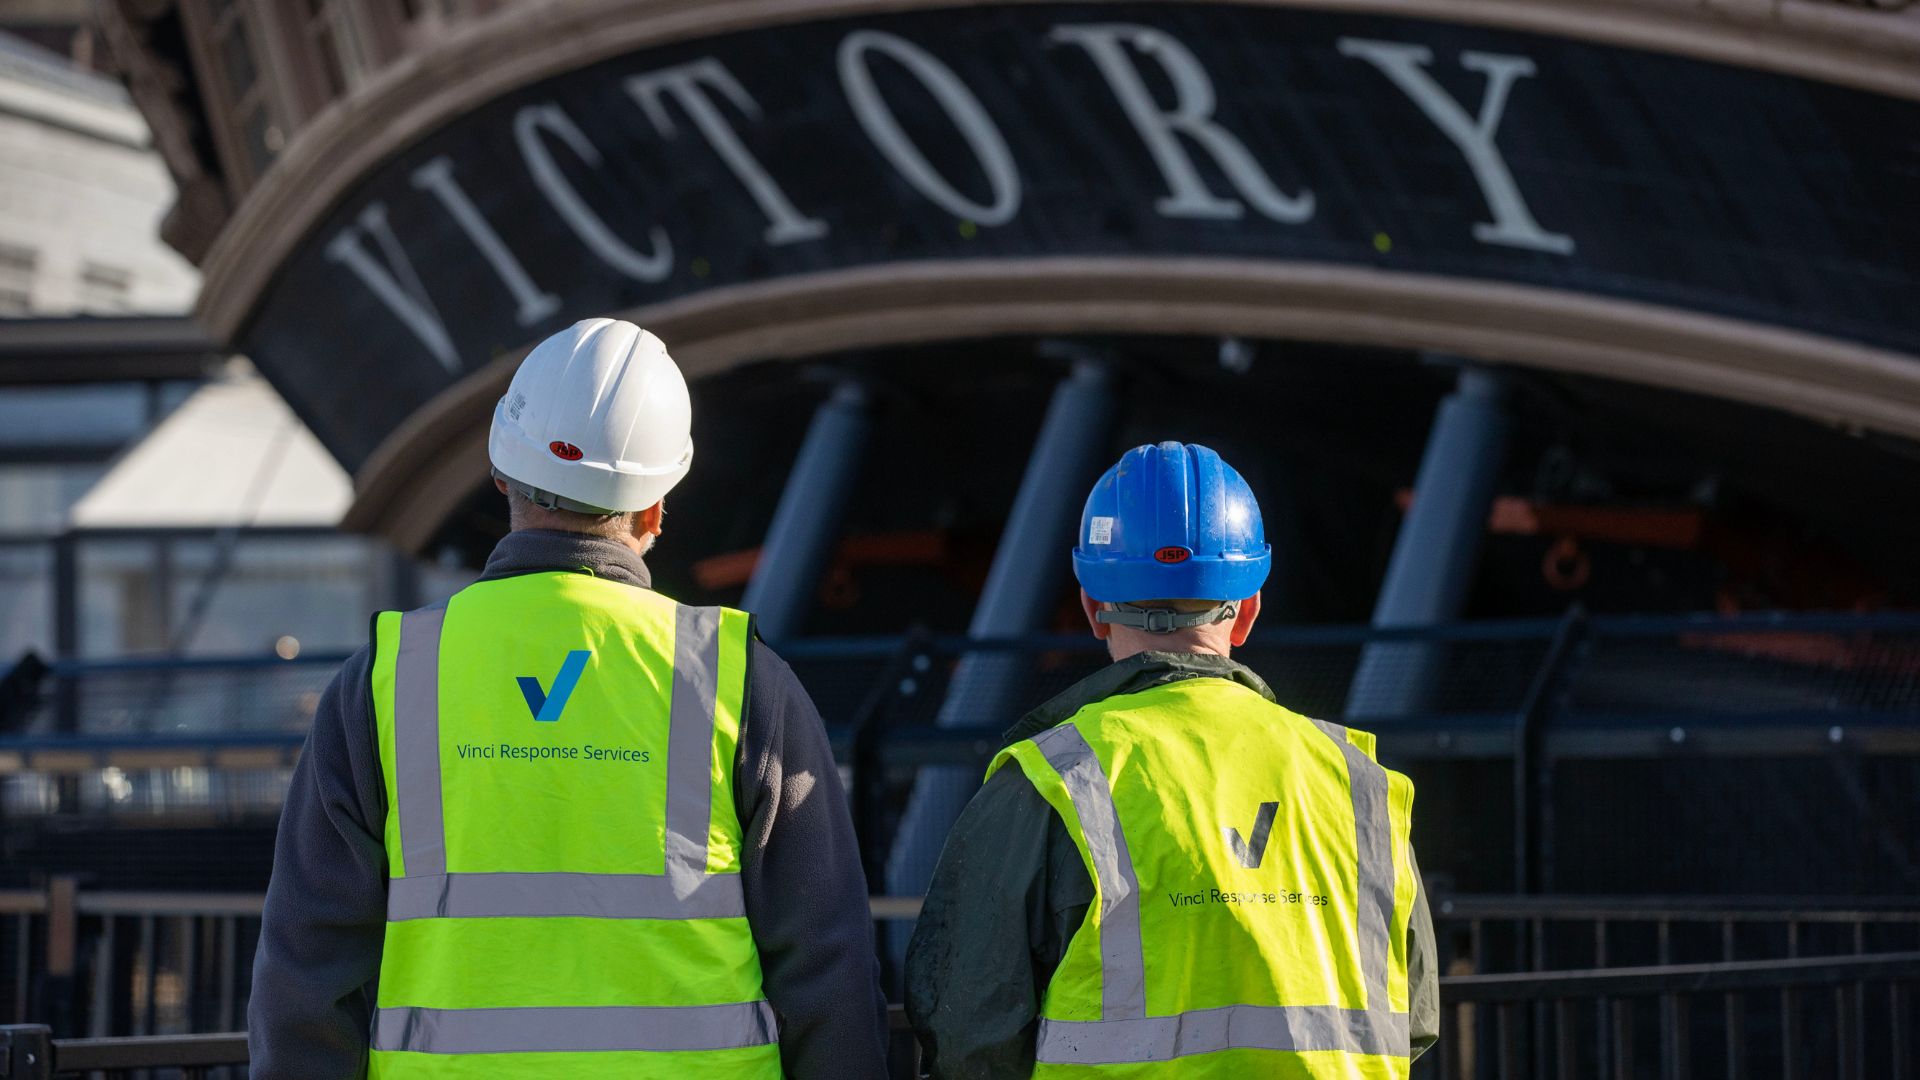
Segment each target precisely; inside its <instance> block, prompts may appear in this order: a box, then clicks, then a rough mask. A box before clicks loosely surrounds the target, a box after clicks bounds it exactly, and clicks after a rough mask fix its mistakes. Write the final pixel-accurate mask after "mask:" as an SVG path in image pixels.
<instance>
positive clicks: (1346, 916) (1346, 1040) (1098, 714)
mask: <svg viewBox="0 0 1920 1080" xmlns="http://www.w3.org/2000/svg"><path fill="white" fill-rule="evenodd" d="M1009 761H1011V762H1014V763H1016V764H1018V765H1019V767H1020V769H1021V771H1022V772H1024V773H1025V774H1026V775H1027V778H1028V779H1029V780H1031V781H1032V782H1033V785H1034V787H1035V788H1036V789H1037V790H1038V791H1039V792H1040V794H1041V795H1042V796H1043V797H1044V798H1045V799H1046V800H1047V802H1048V803H1049V804H1051V805H1052V807H1053V808H1054V810H1055V811H1056V812H1058V813H1059V815H1060V817H1061V818H1062V819H1063V820H1064V821H1065V823H1066V827H1067V831H1068V832H1069V833H1071V834H1072V835H1073V839H1074V843H1075V844H1076V845H1077V846H1078V847H1079V848H1080V854H1081V857H1082V858H1083V859H1085V860H1086V864H1087V871H1088V874H1089V875H1090V876H1091V877H1092V879H1093V884H1094V891H1095V900H1094V902H1093V904H1092V906H1091V907H1090V908H1089V909H1088V911H1087V917H1086V921H1085V922H1084V923H1083V924H1082V925H1081V927H1080V929H1079V931H1078V932H1077V933H1075V934H1074V936H1073V938H1072V940H1071V941H1069V942H1068V943H1067V948H1066V954H1065V955H1064V956H1063V957H1062V959H1061V962H1060V966H1059V968H1058V969H1057V970H1056V971H1055V972H1054V975H1053V980H1052V982H1050V983H1049V984H1048V986H1047V991H1046V995H1045V998H1044V1000H1043V1001H1042V1004H1041V1020H1040V1032H1039V1038H1038V1046H1037V1048H1036V1055H1035V1056H1036V1060H1037V1065H1036V1067H1035V1069H1034V1076H1035V1077H1045V1078H1055V1077H1060V1078H1064V1077H1102V1078H1109V1077H1116V1076H1124V1077H1148V1076H1151V1077H1176V1078H1180V1080H1192V1078H1215V1077H1218V1078H1221V1080H1226V1078H1233V1080H1243V1078H1245V1077H1251V1076H1259V1077H1285V1078H1308V1077H1311V1078H1316V1080H1321V1078H1328V1077H1340V1078H1355V1080H1359V1078H1366V1080H1380V1078H1389V1077H1391V1078H1402V1077H1405V1076H1407V1075H1408V1071H1409V1066H1410V1063H1411V1062H1410V1058H1411V1052H1410V1049H1409V1045H1408V1039H1409V1035H1408V999H1407V924H1408V921H1409V919H1410V918H1411V917H1412V912H1413V904H1414V892H1415V880H1414V870H1413V861H1412V857H1411V854H1410V847H1409V843H1408V831H1409V823H1410V821H1411V815H1412V808H1413V785H1412V783H1411V782H1410V781H1408V780H1407V778H1406V777H1404V776H1401V775H1400V774H1398V773H1395V772H1390V771H1388V770H1387V769H1384V768H1382V767H1381V766H1380V765H1379V764H1377V763H1376V762H1375V761H1374V757H1373V737H1372V736H1371V735H1368V734H1366V733H1364V732H1359V731H1350V730H1348V729H1346V728H1342V727H1338V726H1336V725H1333V724H1327V723H1322V722H1320V721H1316V720H1309V719H1307V718H1305V717H1302V716H1299V715H1296V714H1294V713H1292V712H1289V711H1287V710H1286V709H1283V708H1281V707H1279V706H1277V705H1274V704H1273V703H1271V702H1269V701H1268V700H1266V699H1265V698H1264V697H1262V696H1260V695H1259V694H1258V693H1256V692H1254V691H1253V690H1250V689H1248V688H1246V687H1244V686H1242V685H1240V684H1238V683H1235V682H1231V681H1228V680H1226V679H1215V678H1192V679H1185V680H1181V681H1178V682H1173V683H1167V684H1164V685H1161V686H1157V687H1154V688H1151V689H1148V690H1144V691H1141V692H1139V693H1134V694H1123V695H1119V696H1116V697H1111V698H1107V699H1106V700H1103V701H1098V702H1095V703H1093V704H1091V705H1088V706H1086V707H1085V708H1083V709H1081V710H1080V711H1079V712H1077V713H1075V714H1074V715H1073V716H1072V717H1071V718H1069V719H1068V720H1067V721H1066V722H1064V723H1062V724H1060V725H1058V726H1056V727H1053V728H1050V729H1048V730H1047V731H1044V732H1042V733H1040V734H1039V735H1036V736H1034V737H1033V738H1032V739H1029V740H1027V741H1025V742H1020V743H1016V744H1014V745H1013V746H1010V747H1008V748H1007V749H1005V750H1002V751H1001V752H1000V754H999V756H997V757H996V758H995V759H994V761H993V765H992V768H991V769H990V770H989V772H988V775H989V776H991V775H992V773H993V771H994V770H998V769H999V768H1000V767H1001V766H1003V765H1005V764H1006V763H1007V762H1009Z"/></svg>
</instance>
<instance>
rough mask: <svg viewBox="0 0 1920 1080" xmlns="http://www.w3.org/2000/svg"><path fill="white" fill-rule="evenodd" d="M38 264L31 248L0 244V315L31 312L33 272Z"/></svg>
mask: <svg viewBox="0 0 1920 1080" xmlns="http://www.w3.org/2000/svg"><path fill="white" fill-rule="evenodd" d="M39 262H40V258H39V256H38V255H37V254H36V253H35V252H34V250H33V249H32V248H26V247H20V246H18V245H16V244H6V243H0V315H25V314H27V313H29V312H31V311H32V310H33V272H34V270H35V268H36V267H37V266H38V264H39Z"/></svg>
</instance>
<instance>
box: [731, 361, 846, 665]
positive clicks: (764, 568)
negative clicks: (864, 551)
mask: <svg viewBox="0 0 1920 1080" xmlns="http://www.w3.org/2000/svg"><path fill="white" fill-rule="evenodd" d="M871 427H872V423H871V420H870V418H869V415H868V397H867V392H866V389H865V388H864V387H862V386H861V385H860V384H859V383H857V382H854V381H852V380H848V381H846V382H842V383H841V384H840V385H839V386H836V387H835V388H834V390H833V393H832V394H831V395H829V396H828V398H827V400H825V401H823V402H821V403H820V407H819V408H818V409H816V410H815V411H814V414H813V423H812V424H811V425H809V426H808V428H807V437H806V440H805V441H804V442H802V443H801V444H800V455H799V457H797V458H795V459H794V463H793V471H792V472H791V473H789V474H788V475H787V486H786V488H785V489H784V490H783V491H781V493H780V505H779V506H778V507H777V508H775V510H774V512H773V523H772V524H771V525H769V526H768V527H767V538H766V541H765V542H764V543H762V544H761V545H760V561H759V563H758V564H757V565H756V566H755V567H754V570H753V579H752V580H751V581H749V582H747V592H746V595H745V596H744V597H743V598H742V599H741V601H740V604H741V606H742V607H744V608H745V609H746V610H748V611H751V612H753V614H754V620H755V623H756V624H757V625H758V627H759V629H760V634H761V636H762V637H765V638H766V639H767V640H768V641H773V642H780V641H787V640H789V639H791V638H794V637H797V636H798V635H799V633H800V630H801V627H802V626H804V625H805V623H806V618H807V613H808V610H809V609H810V608H811V607H812V602H813V598H814V596H815V595H817V594H818V592H819V590H820V578H821V575H822V574H824V573H825V572H826V569H827V564H828V561H829V560H830V559H831V558H832V556H833V545H834V542H835V541H836V540H838V539H839V537H840V519H841V515H842V514H843V513H844V511H845V510H846V505H847V500H848V498H849V497H851V496H852V494H853V487H854V481H855V479H857V478H858V476H859V472H860V455H861V453H862V452H863V451H864V450H865V449H866V446H867V434H868V432H869V430H870V429H871Z"/></svg>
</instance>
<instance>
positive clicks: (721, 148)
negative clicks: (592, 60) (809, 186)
mask: <svg viewBox="0 0 1920 1080" xmlns="http://www.w3.org/2000/svg"><path fill="white" fill-rule="evenodd" d="M626 87H627V93H628V94H630V95H632V96H633V100H634V101H636V102H638V103H639V105H640V108H641V109H643V110H645V111H646V114H647V119H649V120H651V121H653V127H654V130H656V131H658V132H659V133H660V134H662V135H664V136H666V137H667V138H673V137H674V135H675V134H676V130H675V128H674V123H673V118H672V117H670V116H668V115H667V107H666V103H665V102H664V101H663V100H661V99H662V98H663V97H668V96H670V97H672V98H673V100H674V101H676V102H678V103H679V105H680V107H681V108H682V109H685V110H686V111H687V115H688V116H689V117H691V118H692V119H693V126H694V127H697V128H699V129H700V134H701V135H703V136H705V137H706V140H707V144H708V145H709V146H712V147H713V150H714V152H715V153H717V154H719V155H720V160H721V161H724V162H726V164H727V168H729V169H731V170H733V175H734V176H735V177H736V178H738V179H739V181H740V182H741V183H742V184H744V185H746V188H747V193H748V194H750V195H752V196H753V201H754V202H756V203H759V204H760V211H761V212H762V213H764V214H766V215H767V222H768V224H767V235H766V239H767V243H769V244H792V243H796V242H798V241H801V240H817V239H819V238H820V237H822V236H825V235H827V223H826V222H824V221H821V220H820V219H819V218H810V217H806V216H804V215H802V214H801V213H800V211H798V210H796V209H794V206H793V203H792V201H790V200H789V199H788V198H787V195H786V192H784V191H781V190H780V185H779V184H777V183H775V182H774V180H773V177H772V176H771V175H769V174H768V173H767V170H766V167H765V166H763V165H761V164H760V162H759V160H758V159H757V158H755V157H754V156H753V152H752V151H751V150H748V149H747V147H746V144H745V143H742V142H741V141H740V136H739V134H738V133H737V132H735V131H734V130H733V125H731V124H729V123H728V122H727V118H726V117H725V116H723V115H721V113H720V108H719V106H717V105H715V104H714V102H713V97H712V96H711V94H710V93H709V90H716V91H718V92H719V93H720V94H721V95H723V96H724V97H725V98H726V99H727V100H728V101H731V102H732V103H733V106H734V108H736V109H739V110H740V111H741V112H742V113H745V114H746V115H747V118H748V119H751V120H758V119H760V106H759V104H758V103H757V102H755V101H754V100H753V98H752V96H751V95H749V94H748V93H747V88H746V87H744V86H741V85H740V80H738V79H736V78H734V77H733V72H731V71H728V70H727V69H726V68H725V67H724V66H722V65H721V63H720V61H718V60H714V59H712V58H708V59H705V60H696V61H694V62H693V63H691V64H681V65H679V66H678V67H670V68H665V69H662V70H660V71H654V72H649V73H647V74H645V75H635V76H634V77H632V78H630V79H628V80H627V81H626Z"/></svg>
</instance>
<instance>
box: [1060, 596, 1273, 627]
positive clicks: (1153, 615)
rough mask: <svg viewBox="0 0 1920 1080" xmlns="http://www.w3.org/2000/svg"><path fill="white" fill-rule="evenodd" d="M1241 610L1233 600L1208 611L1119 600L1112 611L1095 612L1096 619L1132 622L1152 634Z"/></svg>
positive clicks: (1118, 623) (1115, 623) (1218, 620)
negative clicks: (1128, 602) (1180, 609)
mask: <svg viewBox="0 0 1920 1080" xmlns="http://www.w3.org/2000/svg"><path fill="white" fill-rule="evenodd" d="M1239 614H1240V605H1239V604H1236V603H1233V602H1231V601H1229V602H1228V603H1224V604H1221V605H1219V606H1217V607H1210V608H1208V609H1207V610H1205V611H1174V610H1173V609H1171V608H1147V607H1141V606H1140V605H1138V604H1115V605H1114V609H1113V610H1112V611H1107V610H1101V611H1096V612H1094V615H1093V617H1094V619H1095V620H1096V621H1098V622H1103V623H1107V624H1109V625H1112V626H1130V627H1133V628H1134V629H1135V630H1144V631H1146V632H1147V633H1149V634H1171V633H1174V632H1175V631H1177V630H1191V629H1193V628H1194V627H1196V626H1212V625H1213V624H1214V623H1222V622H1226V621H1227V620H1229V619H1232V618H1235V617H1237V616H1238V615H1239Z"/></svg>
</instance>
